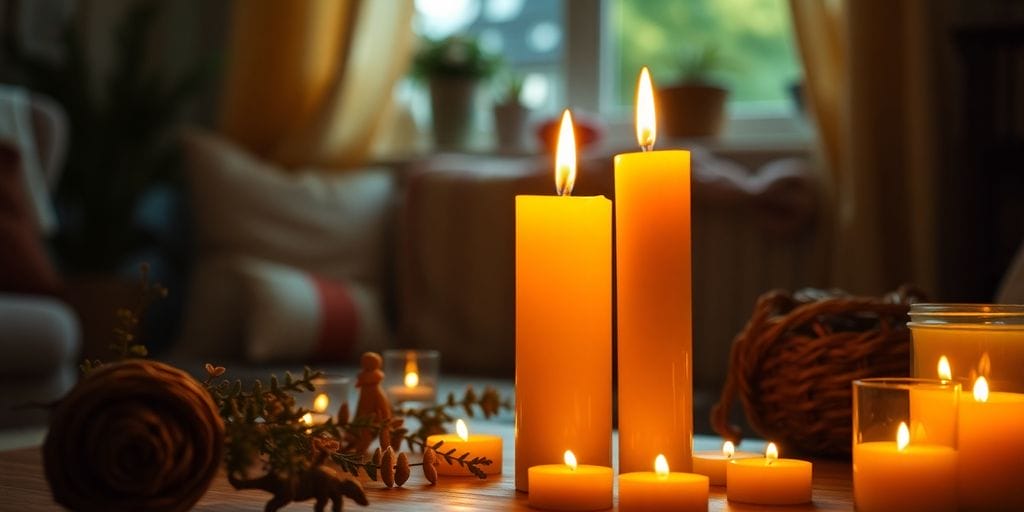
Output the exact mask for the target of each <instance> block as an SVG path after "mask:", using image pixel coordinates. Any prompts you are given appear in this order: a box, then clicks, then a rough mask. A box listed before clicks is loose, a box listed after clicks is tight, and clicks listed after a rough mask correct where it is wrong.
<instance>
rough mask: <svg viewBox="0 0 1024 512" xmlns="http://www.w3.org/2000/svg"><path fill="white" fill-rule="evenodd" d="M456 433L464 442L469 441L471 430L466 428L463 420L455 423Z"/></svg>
mask: <svg viewBox="0 0 1024 512" xmlns="http://www.w3.org/2000/svg"><path fill="white" fill-rule="evenodd" d="M455 433H456V434H458V435H459V438H460V439H462V440H463V441H469V428H468V427H466V422H465V421H462V419H461V418H460V419H459V420H458V421H456V422H455Z"/></svg>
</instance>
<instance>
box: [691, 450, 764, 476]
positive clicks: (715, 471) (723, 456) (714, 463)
mask: <svg viewBox="0 0 1024 512" xmlns="http://www.w3.org/2000/svg"><path fill="white" fill-rule="evenodd" d="M755 458H757V459H759V458H761V454H760V453H754V452H737V451H736V445H734V444H732V441H726V442H725V443H722V451H721V452H716V451H711V450H704V451H699V452H694V453H693V472H694V473H697V474H699V475H705V476H707V477H708V479H710V481H711V485H725V482H726V468H727V467H728V465H729V461H731V460H739V459H755Z"/></svg>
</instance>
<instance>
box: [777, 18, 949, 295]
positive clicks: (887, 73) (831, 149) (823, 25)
mask: <svg viewBox="0 0 1024 512" xmlns="http://www.w3.org/2000/svg"><path fill="white" fill-rule="evenodd" d="M790 6H791V8H792V13H793V23H794V28H795V31H796V35H797V40H798V43H799V47H800V53H801V56H802V58H803V62H804V70H805V75H806V77H805V80H806V91H807V95H808V99H809V102H810V104H811V106H812V109H813V111H814V116H815V120H816V122H817V127H818V132H819V138H820V142H821V146H822V147H821V149H822V156H823V160H824V163H825V164H826V168H827V175H826V176H824V178H825V181H826V183H828V184H829V189H830V193H831V198H832V202H831V204H832V209H831V219H830V222H831V227H832V229H831V237H832V239H831V251H830V252H831V261H830V275H831V282H832V284H833V285H835V286H839V287H842V288H845V289H847V290H850V291H853V292H858V293H872V294H876V293H881V292H883V291H885V290H889V289H892V288H894V287H895V286H897V285H898V284H900V283H901V282H913V283H916V284H918V285H920V286H921V287H923V288H924V289H925V290H926V291H927V290H934V289H935V286H936V275H935V272H936V262H935V253H936V235H935V230H936V229H937V227H936V226H935V218H936V215H935V209H936V207H937V205H936V202H935V200H934V198H935V195H936V194H935V183H934V181H935V174H936V164H937V160H936V152H937V151H938V149H939V148H938V132H937V129H936V126H935V119H936V117H937V116H936V107H937V105H936V103H937V100H936V93H935V87H934V81H933V75H934V74H935V73H934V70H933V64H934V61H933V59H934V56H935V51H934V49H935V45H934V42H935V37H934V34H932V33H931V32H930V29H929V27H931V26H933V25H934V24H932V23H930V20H929V16H930V10H929V8H930V6H931V2H929V1H928V0H902V1H898V2H893V1H891V0H790Z"/></svg>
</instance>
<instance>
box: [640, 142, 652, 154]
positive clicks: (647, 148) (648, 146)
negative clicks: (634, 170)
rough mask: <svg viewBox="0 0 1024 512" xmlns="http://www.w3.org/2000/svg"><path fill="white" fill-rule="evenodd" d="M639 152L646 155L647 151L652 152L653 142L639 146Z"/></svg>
mask: <svg viewBox="0 0 1024 512" xmlns="http://www.w3.org/2000/svg"><path fill="white" fill-rule="evenodd" d="M640 151H643V152H644V153H646V152H648V151H654V143H653V142H649V143H647V144H642V145H641V146H640Z"/></svg>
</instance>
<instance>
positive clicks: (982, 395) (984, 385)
mask: <svg viewBox="0 0 1024 512" xmlns="http://www.w3.org/2000/svg"><path fill="white" fill-rule="evenodd" d="M974 401H975V402H988V379H986V378H985V377H978V380H976V381H974Z"/></svg>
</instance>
